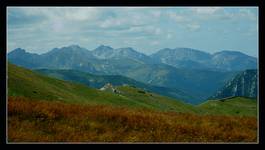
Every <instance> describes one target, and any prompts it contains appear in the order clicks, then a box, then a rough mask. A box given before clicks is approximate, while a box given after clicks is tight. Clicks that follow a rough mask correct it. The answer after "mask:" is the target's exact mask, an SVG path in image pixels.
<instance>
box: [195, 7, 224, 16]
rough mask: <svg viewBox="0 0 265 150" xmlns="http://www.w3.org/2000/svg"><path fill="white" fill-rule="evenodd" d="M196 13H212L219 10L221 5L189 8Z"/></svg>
mask: <svg viewBox="0 0 265 150" xmlns="http://www.w3.org/2000/svg"><path fill="white" fill-rule="evenodd" d="M190 9H191V10H192V11H193V12H194V13H196V14H203V15H207V14H208V15H212V14H214V13H216V12H218V11H220V10H222V9H223V8H222V7H191V8H190Z"/></svg>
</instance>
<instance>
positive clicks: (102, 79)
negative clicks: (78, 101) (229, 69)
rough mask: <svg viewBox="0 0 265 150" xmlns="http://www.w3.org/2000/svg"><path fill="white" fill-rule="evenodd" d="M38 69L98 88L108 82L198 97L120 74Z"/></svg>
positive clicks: (182, 97) (187, 98)
mask: <svg viewBox="0 0 265 150" xmlns="http://www.w3.org/2000/svg"><path fill="white" fill-rule="evenodd" d="M36 71H37V72H39V73H42V74H45V75H48V76H50V77H55V78H58V79H63V80H67V81H73V82H77V83H81V84H85V85H87V86H90V87H93V88H98V89H99V88H101V87H103V86H104V85H105V84H107V83H111V84H112V85H114V86H121V85H130V86H135V87H138V88H141V89H144V90H146V91H150V92H154V93H157V94H160V95H164V96H168V97H172V98H175V99H180V100H184V101H185V102H189V100H190V99H196V98H195V97H191V96H190V95H189V94H188V93H185V92H183V91H180V90H177V89H174V88H166V87H159V86H152V85H149V84H145V83H141V82H138V81H136V80H134V79H131V78H128V77H125V76H120V75H93V74H90V73H85V72H81V71H76V70H49V69H39V70H36Z"/></svg>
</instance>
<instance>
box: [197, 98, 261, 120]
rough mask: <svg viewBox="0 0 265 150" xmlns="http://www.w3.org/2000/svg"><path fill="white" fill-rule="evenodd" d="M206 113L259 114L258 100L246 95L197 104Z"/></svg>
mask: <svg viewBox="0 0 265 150" xmlns="http://www.w3.org/2000/svg"><path fill="white" fill-rule="evenodd" d="M197 107H198V108H199V109H202V110H204V112H205V113H206V114H215V115H217V114H222V115H238V116H257V101H256V100H253V99H249V98H244V97H234V98H230V99H226V100H225V101H220V100H209V101H207V102H205V103H202V104H200V105H198V106H197Z"/></svg>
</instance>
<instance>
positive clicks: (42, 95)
mask: <svg viewBox="0 0 265 150" xmlns="http://www.w3.org/2000/svg"><path fill="white" fill-rule="evenodd" d="M139 90H140V89H139ZM146 93H147V94H152V93H149V92H146ZM152 95H154V96H153V97H152V99H151V98H150V99H149V98H148V97H147V95H142V97H140V98H139V99H132V98H130V97H126V95H119V94H112V93H108V92H104V91H100V90H97V89H93V88H89V87H87V86H84V85H81V84H76V83H70V82H66V81H62V80H58V79H54V78H50V77H47V76H44V75H41V74H39V73H36V72H33V71H30V70H27V69H24V68H21V67H18V66H15V65H13V64H10V63H9V64H8V96H24V97H28V98H32V99H41V100H50V101H63V102H68V103H82V104H105V105H112V106H126V107H130V108H148V109H154V110H162V111H169V110H170V111H176V112H179V111H184V112H193V109H190V107H191V105H187V104H184V103H182V102H180V101H177V100H174V99H170V98H167V97H163V96H157V95H156V94H152ZM143 99H144V100H143ZM148 99H149V100H148ZM178 108H182V109H181V110H179V109H178Z"/></svg>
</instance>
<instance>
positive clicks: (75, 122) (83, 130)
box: [8, 97, 257, 142]
mask: <svg viewBox="0 0 265 150" xmlns="http://www.w3.org/2000/svg"><path fill="white" fill-rule="evenodd" d="M256 140H257V119H256V118H254V117H228V116H199V115H193V114H181V113H174V112H157V111H151V110H143V109H128V108H125V107H111V106H103V105H101V106H90V105H80V104H65V103H61V102H48V101H39V100H38V101H37V100H29V99H26V98H21V97H20V98H19V97H9V101H8V141H9V142H256Z"/></svg>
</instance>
